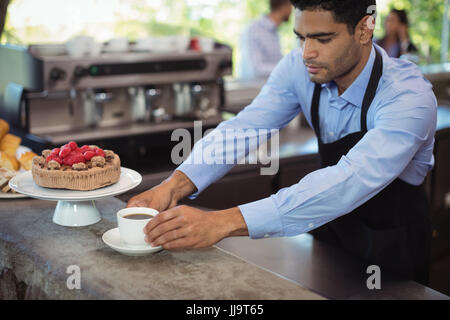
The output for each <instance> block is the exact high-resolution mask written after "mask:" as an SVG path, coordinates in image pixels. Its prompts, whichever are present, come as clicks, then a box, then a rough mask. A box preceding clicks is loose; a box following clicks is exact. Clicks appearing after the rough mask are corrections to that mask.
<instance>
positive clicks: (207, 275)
mask: <svg viewBox="0 0 450 320" xmlns="http://www.w3.org/2000/svg"><path fill="white" fill-rule="evenodd" d="M96 204H97V207H98V208H99V210H100V211H101V212H102V217H103V219H102V220H101V221H100V222H99V223H97V224H95V225H92V226H88V227H82V228H68V227H61V226H59V225H56V224H54V223H53V222H52V215H53V210H54V208H55V202H49V201H41V200H33V199H23V200H1V206H0V221H1V223H0V270H1V269H5V268H8V269H11V270H13V272H14V273H15V274H16V276H17V278H18V279H20V280H21V281H24V282H26V284H27V285H28V286H34V287H39V288H41V290H43V291H44V293H45V297H46V298H50V299H155V300H159V299H169V300H171V299H193V300H204V299H212V300H214V299H224V300H228V299H233V300H265V299H270V300H302V299H308V300H309V299H314V300H315V299H324V298H330V299H450V298H449V297H447V296H445V295H443V294H440V293H439V292H437V291H434V290H432V289H430V288H427V287H424V286H421V285H419V284H417V283H414V282H412V281H400V280H395V279H392V278H390V277H389V276H388V275H385V274H383V278H382V282H381V284H382V289H381V290H368V289H367V286H366V280H367V277H368V275H367V274H366V269H365V268H363V266H362V265H361V264H360V263H359V262H358V261H357V260H355V259H353V258H352V257H351V256H348V255H347V254H346V253H344V252H341V251H339V250H336V249H335V248H332V247H330V246H328V245H327V244H324V243H321V242H320V241H317V240H315V239H314V238H312V237H311V236H310V235H309V234H303V235H300V236H298V237H293V238H276V239H262V240H251V239H249V238H248V237H234V238H227V239H224V240H223V241H221V242H220V243H218V244H217V246H214V247H212V248H208V249H202V250H190V251H179V252H169V251H165V250H163V251H160V252H159V253H156V254H153V255H148V256H145V257H129V256H124V255H121V254H119V253H117V252H115V251H113V250H112V249H110V248H109V247H107V246H106V245H105V244H104V243H103V242H102V240H101V236H102V234H103V233H104V232H105V231H107V230H109V229H110V228H113V227H115V226H116V221H115V212H116V211H117V210H119V209H121V208H123V207H125V203H124V202H122V201H120V200H118V199H116V198H109V199H106V200H101V201H97V202H96ZM73 265H76V266H79V268H80V272H81V289H80V290H77V289H75V290H69V289H68V288H67V285H66V283H67V279H68V277H69V275H70V274H68V273H66V272H67V268H68V267H69V266H73Z"/></svg>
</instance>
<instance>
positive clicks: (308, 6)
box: [291, 0, 376, 34]
mask: <svg viewBox="0 0 450 320" xmlns="http://www.w3.org/2000/svg"><path fill="white" fill-rule="evenodd" d="M291 3H292V5H293V6H294V7H295V8H296V9H299V10H302V11H303V10H326V11H331V12H332V13H333V15H334V19H335V20H336V22H338V23H345V24H346V25H347V26H348V29H349V31H350V33H351V34H353V33H354V32H355V28H356V25H357V24H358V22H359V21H361V19H362V18H364V17H365V16H367V15H372V14H374V13H375V12H373V11H372V10H370V9H371V6H374V5H376V0H291Z"/></svg>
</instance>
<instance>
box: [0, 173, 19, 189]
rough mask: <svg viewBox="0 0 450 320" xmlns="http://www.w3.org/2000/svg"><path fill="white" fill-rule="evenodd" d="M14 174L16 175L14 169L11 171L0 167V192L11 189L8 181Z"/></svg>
mask: <svg viewBox="0 0 450 320" xmlns="http://www.w3.org/2000/svg"><path fill="white" fill-rule="evenodd" d="M15 175H16V173H15V172H14V171H11V170H8V169H5V168H0V191H1V192H4V193H6V192H9V191H11V189H10V188H9V185H8V183H9V180H11V179H12V178H13V177H14V176H15ZM13 192H14V191H13Z"/></svg>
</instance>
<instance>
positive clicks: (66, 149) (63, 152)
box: [59, 146, 72, 159]
mask: <svg viewBox="0 0 450 320" xmlns="http://www.w3.org/2000/svg"><path fill="white" fill-rule="evenodd" d="M71 151H72V150H71V149H70V147H67V146H66V147H62V148H61V150H60V151H59V157H60V158H62V159H64V158H65V157H67V156H68V155H69V153H70V152H71Z"/></svg>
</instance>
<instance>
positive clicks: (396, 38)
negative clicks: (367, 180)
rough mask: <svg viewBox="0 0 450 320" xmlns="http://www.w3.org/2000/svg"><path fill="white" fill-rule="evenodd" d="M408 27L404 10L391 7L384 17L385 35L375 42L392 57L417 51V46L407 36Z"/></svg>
mask: <svg viewBox="0 0 450 320" xmlns="http://www.w3.org/2000/svg"><path fill="white" fill-rule="evenodd" d="M408 28H409V22H408V16H407V14H406V11H405V10H397V9H392V10H391V12H390V13H389V15H388V16H387V18H386V22H385V36H384V37H383V38H382V39H380V40H378V41H376V43H377V44H378V45H379V46H381V47H382V48H383V49H384V50H385V51H386V52H387V54H388V55H389V56H390V57H392V58H400V57H401V56H403V55H406V54H409V53H417V48H416V46H415V45H414V44H413V43H412V42H411V39H410V37H409V32H408Z"/></svg>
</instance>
